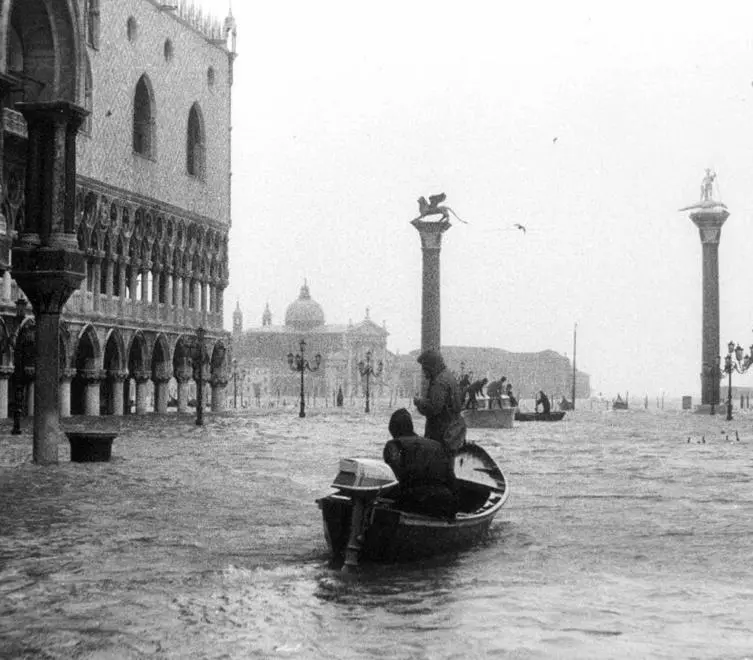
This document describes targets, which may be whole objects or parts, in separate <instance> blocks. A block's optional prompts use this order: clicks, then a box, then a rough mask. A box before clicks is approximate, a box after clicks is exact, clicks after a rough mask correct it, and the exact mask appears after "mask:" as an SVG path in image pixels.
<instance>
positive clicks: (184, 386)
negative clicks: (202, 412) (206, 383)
mask: <svg viewBox="0 0 753 660" xmlns="http://www.w3.org/2000/svg"><path fill="white" fill-rule="evenodd" d="M191 378H193V370H192V369H191V366H190V365H189V364H183V365H181V366H180V367H179V368H178V369H177V370H176V371H175V380H177V381H178V412H181V413H184V412H188V383H189V382H190V380H191Z"/></svg>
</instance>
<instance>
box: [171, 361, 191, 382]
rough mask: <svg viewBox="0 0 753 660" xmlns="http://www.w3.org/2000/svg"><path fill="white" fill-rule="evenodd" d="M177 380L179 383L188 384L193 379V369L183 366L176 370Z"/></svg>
mask: <svg viewBox="0 0 753 660" xmlns="http://www.w3.org/2000/svg"><path fill="white" fill-rule="evenodd" d="M174 375H175V380H177V381H178V382H179V383H187V382H188V381H189V380H191V379H192V378H193V368H192V367H191V366H190V365H185V364H182V365H181V366H179V367H178V368H177V369H176V370H175V374H174Z"/></svg>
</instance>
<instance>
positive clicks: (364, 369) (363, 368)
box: [358, 351, 384, 412]
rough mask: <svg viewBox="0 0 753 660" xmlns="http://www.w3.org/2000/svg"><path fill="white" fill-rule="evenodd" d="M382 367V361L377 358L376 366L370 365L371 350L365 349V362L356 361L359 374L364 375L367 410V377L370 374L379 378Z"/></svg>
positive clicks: (367, 405)
mask: <svg viewBox="0 0 753 660" xmlns="http://www.w3.org/2000/svg"><path fill="white" fill-rule="evenodd" d="M383 369H384V363H383V362H382V361H381V360H379V362H377V367H376V369H374V367H372V366H371V351H366V363H365V364H364V361H363V360H361V361H360V362H359V363H358V372H359V373H360V374H361V376H366V411H365V412H369V377H370V376H376V377H377V378H379V376H381V374H382V370H383Z"/></svg>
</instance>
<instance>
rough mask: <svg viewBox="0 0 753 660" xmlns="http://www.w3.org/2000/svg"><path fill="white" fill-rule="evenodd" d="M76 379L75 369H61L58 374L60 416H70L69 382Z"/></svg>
mask: <svg viewBox="0 0 753 660" xmlns="http://www.w3.org/2000/svg"><path fill="white" fill-rule="evenodd" d="M75 377H76V370H75V369H63V370H62V371H61V372H60V416H61V417H70V416H71V382H72V381H73V379H74V378H75Z"/></svg>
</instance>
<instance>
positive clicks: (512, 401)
mask: <svg viewBox="0 0 753 660" xmlns="http://www.w3.org/2000/svg"><path fill="white" fill-rule="evenodd" d="M506 394H507V398H508V399H510V406H511V407H512V408H514V407H515V406H517V405H518V400H517V399H516V398H515V395H514V394H513V393H512V383H507V392H506Z"/></svg>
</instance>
